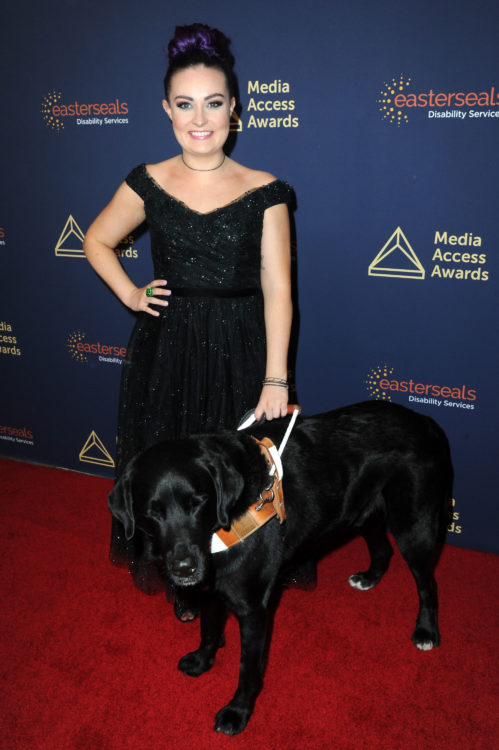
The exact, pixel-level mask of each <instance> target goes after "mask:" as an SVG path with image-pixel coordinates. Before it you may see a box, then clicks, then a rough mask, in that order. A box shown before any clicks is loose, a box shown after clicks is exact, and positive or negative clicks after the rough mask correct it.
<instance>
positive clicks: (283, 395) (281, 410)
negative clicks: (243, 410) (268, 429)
mask: <svg viewBox="0 0 499 750" xmlns="http://www.w3.org/2000/svg"><path fill="white" fill-rule="evenodd" d="M287 409H288V389H287V388H282V387H281V386H279V385H264V386H263V388H262V393H261V395H260V400H259V401H258V404H257V407H256V409H255V418H256V419H257V420H259V419H261V418H262V416H263V415H264V414H265V419H268V420H271V419H278V418H279V417H285V416H286V414H287Z"/></svg>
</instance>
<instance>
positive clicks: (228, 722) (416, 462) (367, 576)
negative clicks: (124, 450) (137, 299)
mask: <svg viewBox="0 0 499 750" xmlns="http://www.w3.org/2000/svg"><path fill="white" fill-rule="evenodd" d="M286 424H287V420H277V421H272V422H268V423H266V424H264V425H263V426H259V427H255V428H251V429H250V430H247V431H245V432H229V431H223V432H219V433H215V434H212V435H201V436H195V437H190V438H186V439H184V440H178V441H168V442H164V443H161V444H159V445H156V446H154V447H153V448H150V449H149V450H147V451H146V452H145V453H143V454H142V455H140V456H138V457H137V458H135V459H134V460H133V461H132V462H131V463H130V464H129V465H128V467H127V469H126V471H125V473H124V475H123V476H122V478H121V480H120V481H119V483H118V484H117V485H116V487H115V489H114V490H113V491H112V493H111V495H110V498H109V507H110V509H111V512H112V513H113V515H114V517H115V518H116V519H118V520H119V521H120V522H121V523H122V524H123V527H124V531H125V534H126V536H127V538H132V537H133V539H134V540H135V541H136V542H137V544H138V548H140V549H142V551H143V553H144V554H145V556H146V560H147V561H150V560H154V561H156V562H157V564H158V565H159V567H161V568H163V569H164V570H165V571H166V574H167V575H168V577H169V578H170V580H171V581H172V582H173V583H174V584H175V586H177V587H178V586H186V587H192V586H200V585H201V586H202V588H203V590H204V593H203V601H202V610H201V644H200V646H199V648H198V649H197V651H194V652H192V653H190V654H187V655H186V656H184V657H183V659H181V660H180V662H179V669H181V670H182V671H183V672H185V673H186V674H189V675H192V676H198V675H200V674H202V673H203V672H205V671H206V670H208V669H209V668H210V667H211V666H212V664H213V661H214V658H215V654H216V651H217V649H218V648H219V647H220V645H222V643H223V629H224V623H225V617H226V613H227V610H231V611H232V612H234V613H235V615H236V617H237V618H238V621H239V626H240V632H241V664H240V673H239V684H238V687H237V690H236V693H235V695H234V697H233V699H232V700H231V701H230V703H229V704H228V705H227V706H225V707H224V708H222V709H221V710H220V711H219V712H218V714H217V716H216V722H215V729H216V730H217V731H220V732H225V733H226V734H237V733H238V732H241V731H242V730H243V729H244V727H245V726H246V724H247V722H248V719H249V717H250V715H251V712H252V710H253V706H254V703H255V700H256V697H257V695H258V693H259V691H260V689H261V686H262V680H263V672H264V653H265V643H266V635H267V632H268V620H269V615H268V610H269V601H270V599H271V594H272V592H273V590H274V589H275V587H276V584H277V583H278V580H279V576H280V574H281V573H282V571H283V570H285V569H286V567H287V566H289V564H290V563H291V562H292V561H293V560H296V559H297V558H300V557H302V556H303V555H304V554H306V550H307V547H308V546H309V545H310V544H312V545H313V546H314V547H315V546H316V545H317V544H318V543H319V542H320V540H321V539H323V538H325V539H327V538H328V536H329V535H330V533H331V532H334V531H337V530H338V529H339V528H341V527H350V528H353V529H354V530H358V531H359V533H362V534H363V535H364V537H365V539H366V542H367V545H368V548H369V552H370V555H371V564H370V567H369V569H368V570H367V571H365V572H362V573H356V574H354V575H353V576H351V578H350V583H351V585H353V586H355V587H357V588H361V589H367V588H371V587H373V586H375V585H376V584H377V583H378V582H379V581H380V579H381V577H382V576H383V574H384V573H385V571H386V570H387V568H388V565H389V562H390V557H391V555H392V548H391V545H390V542H389V540H388V538H387V535H386V529H387V528H388V529H389V530H390V532H391V533H392V534H393V536H394V538H395V540H396V542H397V545H398V547H399V549H400V551H401V553H402V555H403V557H404V559H405V560H406V562H407V564H408V566H409V568H410V570H411V572H412V574H413V576H414V578H415V581H416V585H417V588H418V593H419V600H420V608H419V613H418V616H417V621H416V628H415V630H414V633H413V635H412V640H413V642H414V643H415V645H416V646H417V647H418V648H422V649H429V648H432V647H434V646H438V645H439V643H440V635H439V630H438V622H437V592H436V584H435V579H434V575H433V569H434V564H435V560H436V550H437V546H438V542H439V541H440V540H441V539H442V538H443V537H442V533H443V530H444V529H445V523H446V516H447V508H448V502H449V499H450V498H451V493H452V465H451V459H450V452H449V446H448V442H447V439H446V437H445V435H444V433H443V432H442V430H441V429H440V428H439V427H438V425H437V424H436V423H435V422H434V421H433V420H432V419H430V418H429V417H425V416H422V415H420V414H417V413H415V412H413V411H411V410H409V409H406V408H404V407H402V406H398V405H395V404H391V403H386V402H382V401H373V402H365V403H361V404H355V405H353V406H349V407H345V408H342V409H337V410H335V411H332V412H328V413H327V414H319V415H316V416H313V417H304V418H299V419H298V421H297V424H296V426H295V428H294V431H293V432H292V434H291V437H290V439H289V442H288V445H287V447H286V449H285V451H284V455H283V464H284V497H285V504H286V512H287V520H286V522H285V523H284V524H283V526H280V525H279V522H278V520H277V518H274V519H272V520H271V521H270V522H269V523H268V524H267V525H266V526H264V527H262V528H261V529H259V530H258V531H257V532H255V533H254V534H253V535H252V536H250V537H249V538H248V539H246V540H245V541H244V542H242V543H240V544H238V545H236V546H234V547H232V548H230V549H229V550H228V551H226V552H221V553H217V554H214V555H212V554H210V551H209V549H210V540H211V535H212V533H213V532H214V531H215V530H216V529H217V528H220V527H224V528H229V527H230V524H231V521H232V520H233V519H235V518H237V517H238V516H239V515H241V514H242V513H243V512H244V511H245V509H246V508H247V507H248V506H249V505H250V504H251V503H252V502H254V501H255V500H256V499H257V497H258V495H259V493H260V491H261V490H262V489H263V488H264V487H265V486H266V485H267V482H268V473H267V472H268V470H267V467H266V464H265V461H264V459H263V457H262V456H261V453H260V450H259V448H258V446H257V445H256V444H255V442H254V441H253V440H252V439H251V436H250V435H255V436H256V437H263V436H264V435H267V436H268V437H270V438H271V439H272V440H274V442H275V443H276V444H277V445H278V444H279V443H280V441H281V438H282V435H283V434H284V430H285V427H286ZM201 586H200V587H201Z"/></svg>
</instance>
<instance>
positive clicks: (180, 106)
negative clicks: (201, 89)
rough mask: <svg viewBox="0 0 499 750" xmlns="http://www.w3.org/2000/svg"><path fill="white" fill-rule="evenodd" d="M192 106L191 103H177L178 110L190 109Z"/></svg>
mask: <svg viewBox="0 0 499 750" xmlns="http://www.w3.org/2000/svg"><path fill="white" fill-rule="evenodd" d="M190 106H191V103H190V102H177V107H178V109H189V107H190Z"/></svg>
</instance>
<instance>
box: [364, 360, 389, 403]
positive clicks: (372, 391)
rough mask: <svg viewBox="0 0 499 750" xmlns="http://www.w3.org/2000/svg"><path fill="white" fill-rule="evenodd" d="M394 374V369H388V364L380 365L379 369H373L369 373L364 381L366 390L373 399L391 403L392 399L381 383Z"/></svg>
mask: <svg viewBox="0 0 499 750" xmlns="http://www.w3.org/2000/svg"><path fill="white" fill-rule="evenodd" d="M392 373H393V367H388V365H387V364H384V365H378V367H371V369H370V370H369V372H368V373H367V377H366V379H365V380H364V385H365V386H366V390H367V392H368V393H369V395H370V396H372V398H375V399H376V400H377V401H391V400H392V397H391V396H390V394H389V393H387V392H386V391H385V390H383V388H381V386H380V381H381V380H385V379H386V378H387V377H388V375H391V374H392Z"/></svg>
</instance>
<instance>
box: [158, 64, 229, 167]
mask: <svg viewBox="0 0 499 750" xmlns="http://www.w3.org/2000/svg"><path fill="white" fill-rule="evenodd" d="M234 105H235V100H234V98H233V97H232V99H229V92H228V89H227V81H226V78H225V75H224V73H223V72H222V71H221V70H218V69H217V68H207V67H206V66H205V65H195V66H193V67H190V68H185V69H184V70H179V71H177V73H175V74H174V75H173V76H172V79H171V84H170V96H169V101H167V100H166V99H164V100H163V108H164V110H165V112H166V113H167V115H168V116H169V117H170V118H171V121H172V125H173V131H174V133H175V137H176V139H177V141H178V142H179V144H180V146H181V148H182V150H183V151H184V152H185V153H188V154H191V155H192V156H209V155H211V154H213V155H215V154H217V153H219V152H220V149H221V148H222V147H223V145H224V143H225V141H226V140H227V136H228V135H229V127H230V116H231V114H232V110H233V109H234Z"/></svg>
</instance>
